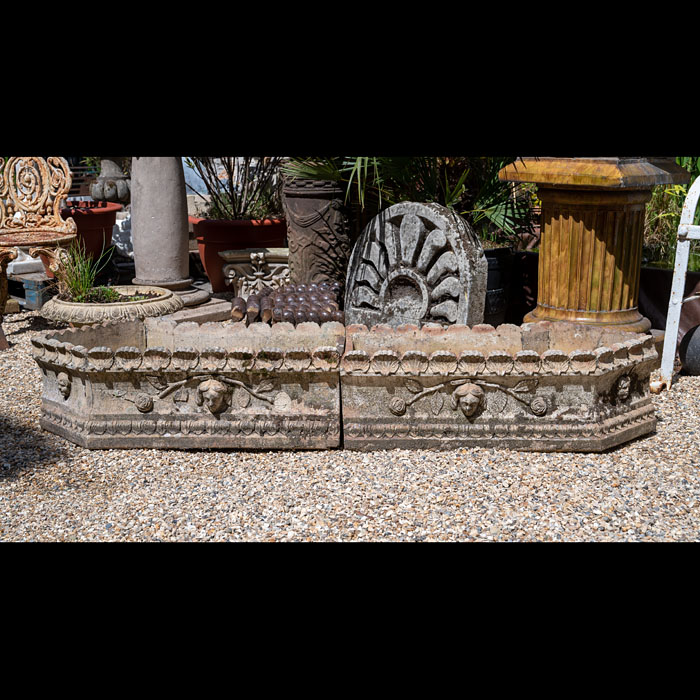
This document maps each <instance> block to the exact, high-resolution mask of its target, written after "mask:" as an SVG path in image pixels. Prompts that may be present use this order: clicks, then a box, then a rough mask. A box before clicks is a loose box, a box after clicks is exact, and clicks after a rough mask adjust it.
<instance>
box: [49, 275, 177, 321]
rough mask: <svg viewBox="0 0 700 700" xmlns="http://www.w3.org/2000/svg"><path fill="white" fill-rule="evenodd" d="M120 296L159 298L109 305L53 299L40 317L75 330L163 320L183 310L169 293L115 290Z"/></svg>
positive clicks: (157, 289)
mask: <svg viewBox="0 0 700 700" xmlns="http://www.w3.org/2000/svg"><path fill="white" fill-rule="evenodd" d="M112 289H115V290H116V291H117V292H120V293H121V294H152V293H154V292H156V293H158V295H159V296H158V297H156V298H153V299H144V300H143V301H122V302H119V301H118V302H114V303H110V304H90V303H78V302H74V301H61V300H60V299H57V298H56V297H54V298H53V299H49V301H47V302H46V303H45V304H44V305H43V306H42V307H41V315H42V316H43V317H44V318H47V319H49V320H51V321H62V322H63V323H70V324H72V325H74V326H84V325H90V324H94V323H104V322H105V321H133V320H135V319H143V318H149V317H153V316H163V315H165V314H170V313H174V312H175V311H179V310H180V309H181V308H183V306H184V304H183V302H182V299H180V297H179V296H178V295H177V294H175V293H174V292H171V291H170V290H169V289H162V288H160V287H149V286H144V285H124V286H115V287H112Z"/></svg>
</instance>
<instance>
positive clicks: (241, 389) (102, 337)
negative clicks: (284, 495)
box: [32, 319, 345, 449]
mask: <svg viewBox="0 0 700 700" xmlns="http://www.w3.org/2000/svg"><path fill="white" fill-rule="evenodd" d="M344 331H345V329H344V327H343V326H342V325H341V324H339V323H325V324H323V325H322V326H319V325H318V324H315V323H303V324H300V325H299V326H297V327H296V328H294V327H293V326H291V324H288V323H279V324H276V325H275V326H274V327H272V328H271V327H270V326H268V325H266V324H262V323H255V324H252V325H251V326H249V327H247V328H246V327H245V325H244V324H229V325H222V324H221V323H204V324H202V325H199V324H197V323H180V324H176V323H175V322H173V321H169V320H165V319H146V320H145V321H130V322H126V323H106V324H102V325H100V326H90V327H85V328H79V329H66V330H64V331H60V332H47V333H42V334H37V335H36V336H35V337H34V338H33V340H32V345H33V354H34V358H35V360H36V361H37V363H38V364H39V367H40V368H41V371H42V373H43V376H44V388H43V396H42V417H41V422H40V425H41V427H42V428H44V429H45V430H48V431H51V432H53V433H56V434H57V435H60V436H61V437H64V438H66V439H67V440H71V441H72V442H75V443H76V444H78V445H81V446H83V447H88V448H97V449H106V448H129V447H134V448H144V447H148V448H165V449H173V448H175V449H190V448H229V447H234V448H241V449H325V448H331V447H338V446H339V445H340V388H339V380H340V375H339V371H338V364H339V361H340V357H341V355H342V352H343V348H344V342H345V341H344V338H345V335H344Z"/></svg>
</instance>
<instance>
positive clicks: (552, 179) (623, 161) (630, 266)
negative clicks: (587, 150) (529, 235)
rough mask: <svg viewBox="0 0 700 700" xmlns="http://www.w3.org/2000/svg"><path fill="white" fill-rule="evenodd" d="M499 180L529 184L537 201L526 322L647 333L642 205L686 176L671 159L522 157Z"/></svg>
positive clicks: (643, 210) (507, 168)
mask: <svg viewBox="0 0 700 700" xmlns="http://www.w3.org/2000/svg"><path fill="white" fill-rule="evenodd" d="M499 177H500V178H501V179H502V180H509V181H512V182H534V183H536V184H537V187H538V197H539V198H540V200H541V201H542V223H541V240H540V254H539V277H538V290H537V307H536V308H535V309H534V310H533V311H532V312H531V313H529V314H528V315H527V316H525V319H524V320H525V322H536V321H571V322H576V323H584V324H595V325H599V326H605V327H614V328H618V329H621V330H626V331H635V332H645V331H647V330H649V328H650V327H651V322H650V321H649V319H647V318H645V317H644V316H642V315H641V314H640V313H639V310H638V308H637V303H638V299H639V278H640V271H641V260H642V238H643V235H644V215H645V208H646V203H647V202H648V201H649V199H650V198H651V191H652V188H653V187H655V186H656V185H666V184H683V183H686V182H688V180H689V173H688V172H687V171H686V170H684V169H683V168H681V167H680V166H678V165H676V164H675V163H674V162H673V161H672V160H671V159H647V158H602V157H601V158H522V159H519V160H516V161H515V162H514V163H512V164H511V165H508V166H506V167H505V168H504V169H503V170H501V172H500V173H499Z"/></svg>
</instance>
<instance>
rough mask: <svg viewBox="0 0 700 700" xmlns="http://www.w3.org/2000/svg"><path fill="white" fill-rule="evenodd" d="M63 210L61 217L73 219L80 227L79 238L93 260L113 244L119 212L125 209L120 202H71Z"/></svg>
mask: <svg viewBox="0 0 700 700" xmlns="http://www.w3.org/2000/svg"><path fill="white" fill-rule="evenodd" d="M68 204H69V205H70V206H67V207H64V208H63V209H61V217H62V218H63V219H67V218H68V217H69V216H71V217H73V220H74V221H75V223H76V225H77V227H78V238H79V239H81V240H82V241H83V243H84V244H85V251H86V252H87V254H88V255H90V256H91V257H92V258H93V259H96V258H99V256H100V255H101V254H102V251H103V250H104V249H106V248H109V246H110V245H111V244H112V228H113V227H114V224H115V223H116V221H117V212H118V211H121V210H122V209H123V206H122V205H121V204H119V202H89V201H71V200H68Z"/></svg>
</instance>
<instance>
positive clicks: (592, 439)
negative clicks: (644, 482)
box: [32, 319, 658, 451]
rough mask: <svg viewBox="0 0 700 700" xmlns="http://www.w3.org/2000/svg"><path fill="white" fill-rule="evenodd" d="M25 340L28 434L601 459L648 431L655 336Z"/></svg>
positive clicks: (132, 332)
mask: <svg viewBox="0 0 700 700" xmlns="http://www.w3.org/2000/svg"><path fill="white" fill-rule="evenodd" d="M32 343H33V352H34V357H35V359H36V361H37V363H38V364H39V366H40V368H41V371H42V373H43V375H44V393H43V405H42V418H41V426H42V427H43V428H44V429H46V430H49V431H51V432H54V433H56V434H58V435H60V436H62V437H64V438H66V439H68V440H71V441H73V442H75V443H77V444H79V445H81V446H83V447H88V448H129V447H137V448H239V449H327V448H337V447H341V446H344V447H345V448H348V449H359V450H371V449H393V448H404V449H405V448H441V449H447V448H455V447H463V446H464V447H470V446H485V447H506V448H512V449H522V450H538V451H600V450H604V449H607V448H609V447H613V446H615V445H618V444H621V443H623V442H626V441H628V440H631V439H633V438H636V437H639V436H642V435H645V434H647V433H650V432H653V431H654V429H655V425H656V418H655V416H654V409H653V406H652V404H651V400H650V396H649V376H650V373H651V371H652V370H653V369H654V368H655V367H656V366H658V352H657V348H656V345H655V339H654V337H653V336H651V335H648V334H638V333H630V332H624V331H614V330H610V329H608V330H601V329H599V328H595V327H591V326H582V325H576V324H569V323H550V322H541V323H530V324H524V325H523V326H512V325H502V326H499V327H498V328H493V327H492V326H486V325H476V326H474V327H472V328H469V327H467V326H461V325H453V326H441V325H438V324H426V325H424V326H422V328H421V327H419V326H417V325H410V324H404V325H401V326H398V327H395V328H394V327H390V326H388V325H378V326H374V327H373V328H372V329H367V328H366V327H365V326H363V325H352V326H348V327H344V326H343V325H342V324H340V323H336V322H331V323H324V324H322V325H318V324H316V323H302V324H299V325H298V326H296V327H294V326H292V325H291V324H288V323H278V324H274V325H272V326H269V325H267V324H263V323H253V324H251V325H250V326H247V327H246V326H245V324H243V323H236V324H221V323H205V324H202V325H198V324H196V323H180V324H176V323H174V322H172V321H167V320H164V319H145V320H143V321H127V322H122V323H105V324H101V325H97V326H88V327H83V328H79V329H67V330H63V331H58V332H46V333H43V334H38V335H37V336H35V337H34V339H33V341H32ZM341 401H342V412H341ZM341 415H342V418H341ZM341 424H342V430H341Z"/></svg>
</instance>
